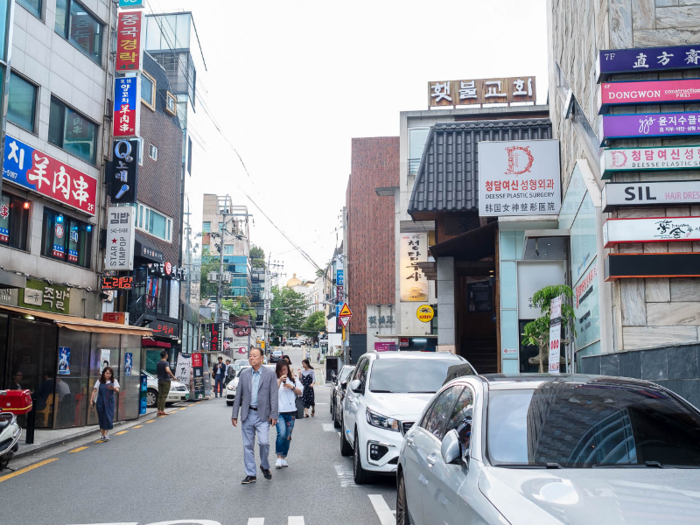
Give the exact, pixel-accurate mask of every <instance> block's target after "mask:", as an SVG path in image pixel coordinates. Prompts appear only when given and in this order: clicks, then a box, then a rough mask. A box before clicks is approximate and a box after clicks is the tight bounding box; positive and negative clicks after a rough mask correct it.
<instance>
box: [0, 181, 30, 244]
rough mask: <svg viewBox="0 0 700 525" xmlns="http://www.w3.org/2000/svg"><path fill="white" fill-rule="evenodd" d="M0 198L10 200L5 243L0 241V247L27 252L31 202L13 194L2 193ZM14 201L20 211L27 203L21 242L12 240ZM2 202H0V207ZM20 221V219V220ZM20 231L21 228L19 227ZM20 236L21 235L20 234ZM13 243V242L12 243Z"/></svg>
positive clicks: (14, 214)
mask: <svg viewBox="0 0 700 525" xmlns="http://www.w3.org/2000/svg"><path fill="white" fill-rule="evenodd" d="M0 196H1V197H9V199H10V203H9V206H10V215H9V221H8V223H7V242H4V241H2V240H0V246H3V247H5V248H14V249H15V250H20V251H22V252H29V246H28V245H29V243H28V242H27V239H28V238H29V225H30V224H31V214H32V201H30V200H29V199H25V198H24V197H20V196H19V195H15V194H13V193H10V192H7V191H3V192H2V194H0ZM14 201H17V203H18V205H19V206H21V208H22V209H24V204H25V203H29V208H26V209H27V210H28V211H27V214H26V217H25V220H26V223H25V224H24V239H22V242H16V241H17V239H13V237H15V236H14V235H13V231H14V229H15V228H14V225H15V216H16V213H12V207H13V203H14ZM2 205H3V203H2V200H0V206H2ZM20 220H21V219H20ZM20 229H22V228H21V226H20ZM20 235H21V234H20ZM13 241H15V242H14V243H13Z"/></svg>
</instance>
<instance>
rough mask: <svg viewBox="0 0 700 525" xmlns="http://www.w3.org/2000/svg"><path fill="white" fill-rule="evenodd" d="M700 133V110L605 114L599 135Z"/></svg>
mask: <svg viewBox="0 0 700 525" xmlns="http://www.w3.org/2000/svg"><path fill="white" fill-rule="evenodd" d="M679 135H700V112H688V113H648V114H644V113H639V114H633V115H604V116H603V117H601V118H600V130H599V134H598V137H599V138H600V140H601V145H604V143H605V139H621V138H637V137H671V136H679Z"/></svg>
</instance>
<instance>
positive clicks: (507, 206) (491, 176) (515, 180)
mask: <svg viewBox="0 0 700 525" xmlns="http://www.w3.org/2000/svg"><path fill="white" fill-rule="evenodd" d="M560 207H561V190H560V174H559V141H557V140H532V141H518V142H479V215H480V216H482V217H498V216H503V215H529V214H533V215H556V214H557V213H559V208H560Z"/></svg>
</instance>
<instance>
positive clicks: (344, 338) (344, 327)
mask: <svg viewBox="0 0 700 525" xmlns="http://www.w3.org/2000/svg"><path fill="white" fill-rule="evenodd" d="M343 341H345V327H344V326H343Z"/></svg>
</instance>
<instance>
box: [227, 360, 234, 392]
mask: <svg viewBox="0 0 700 525" xmlns="http://www.w3.org/2000/svg"><path fill="white" fill-rule="evenodd" d="M235 377H236V371H235V370H234V369H233V365H232V364H231V360H230V359H227V360H226V377H225V378H224V388H226V387H227V386H228V384H229V383H230V382H231V381H233V379H234V378H235Z"/></svg>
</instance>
